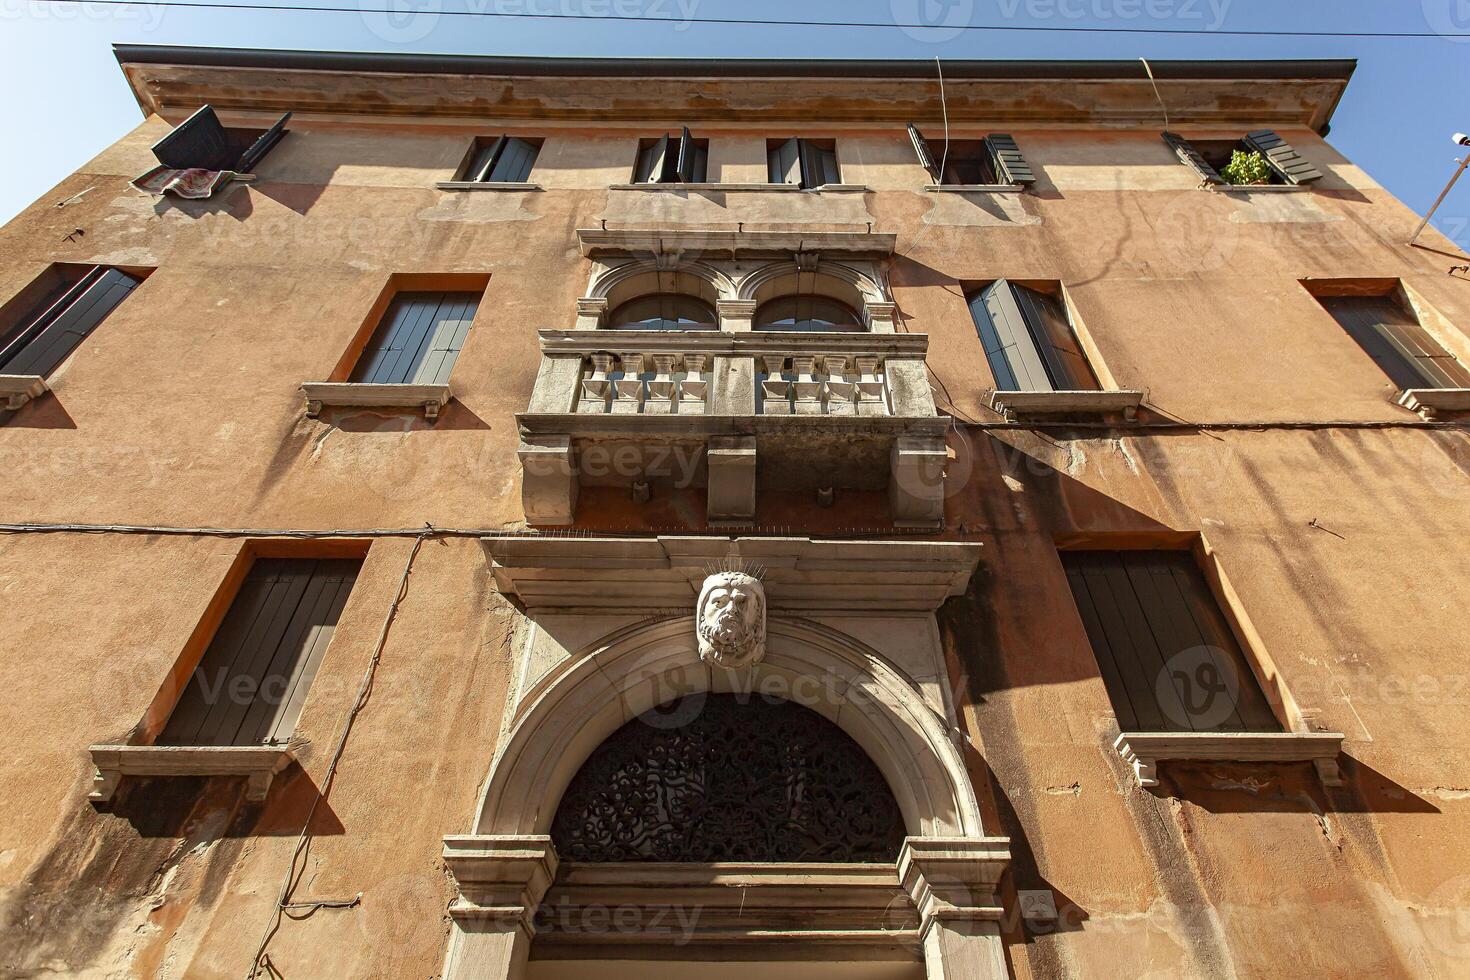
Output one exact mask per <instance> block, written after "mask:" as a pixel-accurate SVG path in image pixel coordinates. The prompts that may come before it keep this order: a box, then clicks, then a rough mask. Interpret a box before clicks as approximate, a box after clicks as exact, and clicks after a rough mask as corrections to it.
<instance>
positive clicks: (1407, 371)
mask: <svg viewBox="0 0 1470 980" xmlns="http://www.w3.org/2000/svg"><path fill="white" fill-rule="evenodd" d="M1319 300H1320V302H1321V303H1322V305H1323V306H1324V307H1325V308H1326V309H1327V311H1328V312H1329V313H1331V314H1332V316H1333V317H1334V318H1335V319H1336V320H1337V322H1338V323H1339V324H1341V325H1342V329H1343V330H1344V331H1345V332H1346V333H1347V335H1348V336H1349V337H1351V338H1352V339H1353V340H1354V341H1355V342H1356V343H1357V345H1358V346H1359V347H1361V348H1362V349H1363V352H1364V353H1366V354H1367V355H1368V356H1369V357H1371V358H1373V361H1374V363H1376V364H1377V365H1378V367H1379V368H1380V369H1381V370H1382V371H1383V373H1384V374H1386V375H1388V377H1389V378H1390V379H1391V380H1392V381H1393V383H1394V384H1396V385H1398V386H1399V387H1400V388H1465V387H1470V371H1467V370H1466V369H1465V366H1464V365H1463V364H1461V363H1460V362H1459V361H1457V360H1456V359H1455V358H1454V356H1453V355H1451V354H1450V353H1449V352H1448V351H1446V350H1445V349H1444V348H1442V347H1440V346H1439V344H1437V343H1435V341H1434V338H1432V337H1430V336H1429V334H1427V333H1426V332H1425V331H1424V328H1423V327H1422V326H1421V325H1420V324H1419V321H1418V318H1416V317H1415V316H1414V314H1413V313H1412V312H1410V311H1409V310H1408V309H1406V308H1405V307H1404V304H1403V303H1402V302H1400V301H1399V299H1398V297H1396V296H1322V297H1319Z"/></svg>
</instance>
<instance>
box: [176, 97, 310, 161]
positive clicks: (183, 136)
mask: <svg viewBox="0 0 1470 980" xmlns="http://www.w3.org/2000/svg"><path fill="white" fill-rule="evenodd" d="M290 119H291V113H289V112H288V113H286V114H285V115H284V116H282V117H281V118H280V119H277V120H276V122H275V124H274V125H273V126H271V127H270V128H269V129H242V128H238V127H226V126H222V125H220V121H219V117H218V116H216V115H215V114H214V109H213V108H212V107H211V106H207V105H206V106H203V107H202V108H200V110H199V111H198V112H196V113H194V115H192V116H190V117H189V118H188V119H186V120H184V121H183V122H181V123H179V125H178V126H176V127H174V130H173V132H171V133H169V134H168V135H167V136H165V137H164V138H163V139H161V140H159V141H158V142H157V143H155V144H153V155H154V156H155V157H157V158H158V162H159V163H161V164H163V165H164V166H165V167H170V168H172V169H174V170H190V169H196V168H197V169H200V170H233V171H235V172H236V173H243V174H248V173H252V172H254V170H255V167H256V166H257V165H258V164H259V163H260V161H261V160H264V159H265V155H266V154H267V153H269V152H270V151H271V149H272V148H274V147H275V145H276V144H277V143H279V142H280V141H281V137H283V136H285V135H286V133H287V129H286V123H287V122H289V121H290Z"/></svg>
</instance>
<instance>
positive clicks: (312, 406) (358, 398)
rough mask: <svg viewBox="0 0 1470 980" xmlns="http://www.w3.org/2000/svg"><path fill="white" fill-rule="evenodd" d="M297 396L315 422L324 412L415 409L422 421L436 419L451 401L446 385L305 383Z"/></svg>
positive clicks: (342, 382)
mask: <svg viewBox="0 0 1470 980" xmlns="http://www.w3.org/2000/svg"><path fill="white" fill-rule="evenodd" d="M301 392H302V394H304V395H305V396H306V414H307V417H308V418H317V417H318V416H320V415H321V413H322V409H324V408H419V409H423V412H424V417H425V418H428V419H436V418H438V417H439V412H440V410H442V409H443V408H444V406H445V405H447V404H449V399H450V398H452V397H453V395H452V394H451V393H450V390H449V385H447V384H440V385H419V384H367V383H363V382H355V381H351V382H349V381H307V382H305V383H303V384H302V385H301Z"/></svg>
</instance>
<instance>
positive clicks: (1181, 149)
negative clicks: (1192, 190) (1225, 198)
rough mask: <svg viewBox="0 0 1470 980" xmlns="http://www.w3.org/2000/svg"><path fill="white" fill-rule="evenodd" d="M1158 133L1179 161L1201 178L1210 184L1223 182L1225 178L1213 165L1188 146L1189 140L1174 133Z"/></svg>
mask: <svg viewBox="0 0 1470 980" xmlns="http://www.w3.org/2000/svg"><path fill="white" fill-rule="evenodd" d="M1159 135H1160V136H1162V137H1163V139H1164V142H1165V143H1168V144H1169V146H1170V148H1171V149H1173V151H1174V155H1175V156H1177V157H1179V161H1180V162H1181V163H1183V164H1184V165H1185V166H1186V167H1189V168H1190V169H1191V170H1193V171H1194V172H1195V173H1197V174H1199V176H1200V179H1201V180H1203V181H1206V182H1208V183H1211V184H1223V183H1225V178H1223V177H1221V176H1220V174H1219V173H1218V172H1217V171H1216V170H1215V168H1214V167H1212V166H1210V165H1209V164H1208V163H1206V162H1205V158H1204V157H1202V156H1200V155H1199V151H1198V150H1196V149H1195V148H1194V147H1192V146H1190V145H1189V141H1188V140H1186V139H1185V138H1184V137H1182V136H1176V135H1175V134H1174V133H1160V134H1159Z"/></svg>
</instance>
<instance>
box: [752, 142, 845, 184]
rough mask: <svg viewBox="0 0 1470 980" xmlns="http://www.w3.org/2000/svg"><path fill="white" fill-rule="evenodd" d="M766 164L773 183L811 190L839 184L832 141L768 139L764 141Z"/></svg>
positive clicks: (834, 147) (838, 173) (835, 153)
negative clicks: (825, 185)
mask: <svg viewBox="0 0 1470 980" xmlns="http://www.w3.org/2000/svg"><path fill="white" fill-rule="evenodd" d="M766 163H767V170H768V171H769V175H770V176H769V179H770V182H771V183H773V184H796V185H798V186H800V187H802V188H804V189H806V190H811V189H813V188H816V187H821V186H822V185H824V184H840V183H842V176H841V174H840V172H839V171H838V169H837V144H836V142H835V141H833V140H806V139H789V140H770V141H768V142H767V143H766Z"/></svg>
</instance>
